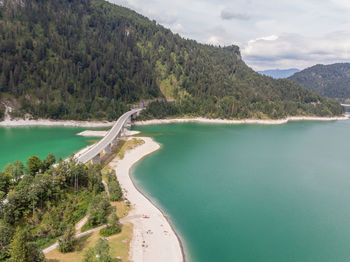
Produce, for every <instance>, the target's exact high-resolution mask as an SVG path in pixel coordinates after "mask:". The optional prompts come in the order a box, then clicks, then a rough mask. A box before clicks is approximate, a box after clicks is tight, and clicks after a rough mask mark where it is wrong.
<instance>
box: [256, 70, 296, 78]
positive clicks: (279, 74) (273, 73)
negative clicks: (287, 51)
mask: <svg viewBox="0 0 350 262" xmlns="http://www.w3.org/2000/svg"><path fill="white" fill-rule="evenodd" d="M297 72H300V70H299V69H297V68H290V69H269V70H263V71H258V73H259V74H261V75H265V76H270V77H272V78H275V79H280V78H288V77H290V76H292V75H294V74H295V73H297Z"/></svg>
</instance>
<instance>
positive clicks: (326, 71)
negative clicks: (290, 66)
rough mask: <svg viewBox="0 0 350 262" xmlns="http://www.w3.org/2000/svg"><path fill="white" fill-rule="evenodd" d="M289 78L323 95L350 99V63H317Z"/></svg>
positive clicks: (345, 99) (342, 99) (340, 99)
mask: <svg viewBox="0 0 350 262" xmlns="http://www.w3.org/2000/svg"><path fill="white" fill-rule="evenodd" d="M289 79H291V80H294V81H296V82H298V83H300V84H301V85H302V86H304V87H305V88H307V89H310V90H312V91H314V92H316V93H318V94H320V95H322V96H326V97H329V98H335V99H338V100H339V101H343V102H345V101H348V102H349V101H350V63H337V64H331V65H315V66H312V67H310V68H307V69H305V70H303V71H301V72H299V73H296V74H294V75H293V76H291V77H290V78H289Z"/></svg>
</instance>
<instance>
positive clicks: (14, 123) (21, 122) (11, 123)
mask: <svg viewBox="0 0 350 262" xmlns="http://www.w3.org/2000/svg"><path fill="white" fill-rule="evenodd" d="M113 125H114V122H107V121H91V122H90V121H76V120H50V119H37V120H29V119H17V120H9V119H5V120H4V121H1V122H0V126H3V127H24V126H71V127H111V126H113Z"/></svg>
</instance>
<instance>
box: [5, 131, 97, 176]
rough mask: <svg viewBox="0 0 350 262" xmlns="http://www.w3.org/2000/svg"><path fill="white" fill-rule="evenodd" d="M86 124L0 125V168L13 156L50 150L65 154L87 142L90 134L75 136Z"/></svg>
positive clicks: (72, 151)
mask: <svg viewBox="0 0 350 262" xmlns="http://www.w3.org/2000/svg"><path fill="white" fill-rule="evenodd" d="M85 129H86V128H75V127H14V128H7V127H0V170H2V169H3V167H4V166H5V165H6V164H7V163H9V162H14V161H16V160H21V161H23V162H24V163H25V161H26V160H27V159H28V158H29V157H30V156H32V155H37V156H39V157H40V158H44V157H46V156H47V155H48V154H50V153H52V154H54V155H55V156H56V158H57V159H58V158H59V157H62V158H65V157H68V156H69V155H70V154H72V153H74V152H77V151H79V150H80V149H81V148H83V147H85V146H87V145H88V144H90V142H89V140H90V139H91V138H86V137H82V136H76V134H77V133H79V132H81V131H83V130H85Z"/></svg>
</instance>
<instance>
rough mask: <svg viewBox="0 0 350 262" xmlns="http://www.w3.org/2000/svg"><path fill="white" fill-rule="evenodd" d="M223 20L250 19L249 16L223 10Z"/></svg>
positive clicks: (230, 10)
mask: <svg viewBox="0 0 350 262" xmlns="http://www.w3.org/2000/svg"><path fill="white" fill-rule="evenodd" d="M220 16H221V18H222V19H224V20H232V19H238V20H249V19H250V17H249V15H247V14H241V13H237V12H235V11H234V10H232V9H223V10H222V11H221V15H220Z"/></svg>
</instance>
